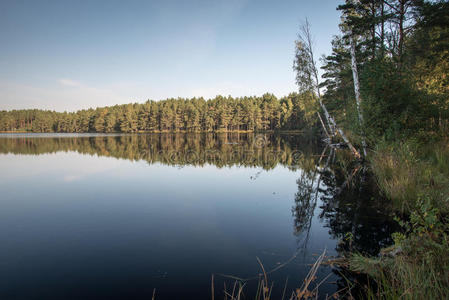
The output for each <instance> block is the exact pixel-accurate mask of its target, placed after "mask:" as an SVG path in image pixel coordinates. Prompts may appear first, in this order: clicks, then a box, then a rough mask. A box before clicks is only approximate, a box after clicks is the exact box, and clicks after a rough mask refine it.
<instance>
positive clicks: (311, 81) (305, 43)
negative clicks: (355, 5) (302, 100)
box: [293, 19, 361, 158]
mask: <svg viewBox="0 0 449 300" xmlns="http://www.w3.org/2000/svg"><path fill="white" fill-rule="evenodd" d="M293 69H294V70H295V72H296V83H297V84H298V87H299V91H300V92H302V93H307V92H311V93H313V94H315V95H316V97H317V100H318V104H319V106H320V107H321V109H322V110H323V112H324V116H325V118H326V123H327V126H328V128H329V133H330V136H335V135H336V134H339V135H340V136H341V138H342V139H343V141H344V142H345V143H346V145H347V146H348V147H349V149H350V150H351V152H352V153H353V154H354V156H355V157H357V158H361V156H360V153H359V151H357V149H356V148H355V147H354V146H353V145H352V143H351V142H350V141H349V139H348V138H347V137H346V135H345V133H344V132H343V130H342V129H341V128H340V127H339V126H337V123H336V122H335V120H334V118H333V117H332V116H331V115H330V114H329V111H328V110H327V108H326V106H325V105H324V103H323V100H322V98H321V92H320V86H319V78H318V68H317V66H316V61H315V58H314V48H313V37H312V33H311V30H310V24H309V22H308V20H307V19H306V20H305V22H304V23H303V24H301V26H300V28H299V34H298V39H297V40H296V42H295V59H294V62H293ZM317 114H318V117H319V119H320V121H321V125H322V126H323V130H324V132H325V133H326V134H328V133H327V132H328V131H327V128H326V126H325V124H324V122H323V120H322V118H321V115H320V113H319V112H317ZM330 136H329V137H330ZM329 142H330V140H329Z"/></svg>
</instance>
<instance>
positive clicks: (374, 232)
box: [293, 149, 397, 255]
mask: <svg viewBox="0 0 449 300" xmlns="http://www.w3.org/2000/svg"><path fill="white" fill-rule="evenodd" d="M323 153H325V151H324V152H323ZM334 155H335V152H334V150H332V149H331V150H330V151H329V154H328V155H327V159H326V160H324V161H323V159H322V158H323V154H322V155H321V156H320V158H319V159H317V160H316V165H315V169H314V170H309V171H305V170H304V171H303V172H302V173H301V176H300V177H299V178H298V180H297V184H298V192H297V193H296V195H295V205H294V207H293V216H294V230H295V234H296V235H298V236H300V237H301V238H302V239H303V240H302V241H301V243H302V247H307V241H308V239H309V236H310V230H311V222H312V218H313V216H314V213H315V209H316V207H317V203H321V206H320V212H319V218H320V219H322V220H324V222H325V226H326V227H328V228H329V229H330V234H331V235H332V236H333V237H334V238H336V239H339V240H340V241H341V242H340V243H339V244H338V246H337V251H338V252H340V253H342V252H344V251H347V250H350V249H351V250H355V251H359V252H362V253H369V254H372V255H375V254H376V253H377V252H378V251H379V250H380V248H382V247H385V246H387V245H389V244H391V243H392V240H391V233H392V232H394V231H395V230H396V229H397V228H395V225H394V222H393V220H392V218H391V216H390V215H388V214H386V213H385V211H388V210H387V209H385V208H386V203H385V202H384V201H383V199H382V197H381V196H380V195H378V194H377V193H376V192H375V184H374V183H373V182H371V181H370V180H366V178H369V176H368V175H366V174H364V172H362V170H363V168H362V167H361V166H360V165H355V166H351V165H350V164H344V163H342V162H341V161H342V158H341V157H340V158H339V159H337V160H336V161H337V162H334ZM347 170H350V171H347Z"/></svg>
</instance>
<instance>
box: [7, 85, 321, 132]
mask: <svg viewBox="0 0 449 300" xmlns="http://www.w3.org/2000/svg"><path fill="white" fill-rule="evenodd" d="M310 102H311V95H310V93H303V94H297V93H292V94H290V95H288V96H287V97H283V98H281V99H277V98H276V97H275V96H274V95H272V94H264V95H263V96H262V97H243V98H232V97H230V96H229V97H222V96H217V97H215V98H214V99H211V100H208V101H206V100H204V99H203V98H192V99H182V98H178V99H167V100H163V101H158V102H156V101H147V102H145V103H143V104H137V103H134V104H125V105H115V106H112V107H103V108H97V109H95V110H93V109H89V110H80V111H77V112H73V113H67V112H64V113H58V112H54V111H42V110H13V111H8V112H7V111H0V131H31V132H129V133H132V132H164V131H170V132H181V131H182V132H212V131H216V132H218V131H225V132H226V131H261V130H298V129H303V128H305V126H306V125H314V119H313V118H311V116H310V115H309V114H308V113H307V112H308V111H309V106H311V105H312V104H310Z"/></svg>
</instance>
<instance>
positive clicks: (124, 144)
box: [0, 133, 396, 255]
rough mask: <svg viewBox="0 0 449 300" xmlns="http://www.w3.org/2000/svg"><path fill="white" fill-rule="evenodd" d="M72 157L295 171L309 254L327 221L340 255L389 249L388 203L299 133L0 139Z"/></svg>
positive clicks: (4, 149) (302, 239)
mask: <svg viewBox="0 0 449 300" xmlns="http://www.w3.org/2000/svg"><path fill="white" fill-rule="evenodd" d="M60 151H64V152H68V151H74V152H78V153H81V154H88V155H98V156H106V157H115V158H120V159H127V160H131V161H138V160H140V161H141V160H143V161H147V162H148V163H149V164H154V163H161V164H165V165H170V166H177V167H182V166H187V165H189V166H198V167H201V166H204V165H207V164H211V165H214V166H216V167H218V168H223V167H233V166H237V167H254V168H256V167H257V168H263V169H264V170H271V169H273V168H275V167H276V166H278V165H281V166H284V167H286V168H289V169H290V170H292V171H297V172H298V176H299V178H298V179H297V185H298V191H297V192H296V194H295V195H294V204H293V207H292V215H293V223H294V225H293V231H294V234H295V235H297V237H298V245H299V247H300V248H303V249H306V248H307V243H308V240H309V238H310V231H311V227H312V219H313V218H314V217H315V216H316V217H318V218H319V219H320V220H322V221H323V222H324V224H325V226H326V227H327V228H329V234H330V235H331V237H332V238H335V239H338V240H340V241H341V242H340V243H339V244H338V245H337V249H336V250H337V252H339V253H343V252H345V251H347V250H349V249H351V250H355V251H358V252H361V253H369V254H372V255H373V254H376V253H377V252H378V251H379V250H380V248H383V247H385V246H387V245H389V244H391V243H392V240H391V233H392V231H394V230H395V229H396V228H395V226H394V222H393V221H392V217H391V216H390V215H388V214H386V213H384V212H385V211H387V210H386V209H385V208H386V207H387V203H384V202H383V201H382V197H380V195H377V194H375V190H376V189H375V188H373V186H374V184H373V183H372V182H371V181H370V179H369V176H366V174H365V173H364V170H363V167H362V166H360V165H354V166H353V165H350V164H349V165H348V164H347V161H348V160H346V159H345V154H346V151H345V150H336V149H331V148H328V147H323V146H322V145H321V143H320V141H318V140H316V139H313V138H310V137H306V136H302V135H298V134H285V135H276V134H252V133H244V134H241V133H240V134H239V133H222V134H182V133H177V134H141V135H76V136H69V137H67V136H54V135H48V136H37V137H35V136H30V135H24V136H21V135H15V136H10V137H8V138H0V153H3V154H7V153H12V154H26V155H40V154H46V153H56V152H60Z"/></svg>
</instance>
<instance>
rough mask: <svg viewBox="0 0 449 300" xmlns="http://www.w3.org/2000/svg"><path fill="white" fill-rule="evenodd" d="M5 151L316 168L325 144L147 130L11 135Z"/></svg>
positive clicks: (1, 147) (0, 149) (2, 144)
mask: <svg viewBox="0 0 449 300" xmlns="http://www.w3.org/2000/svg"><path fill="white" fill-rule="evenodd" d="M8 137H9V138H4V139H1V141H0V153H14V154H19V153H20V154H44V153H55V152H59V151H76V152H78V153H81V154H91V155H94V154H96V155H98V156H109V157H116V158H125V159H128V160H133V161H135V160H146V161H148V163H163V164H166V165H175V166H185V165H193V166H204V165H205V164H213V165H215V166H216V167H219V168H221V167H231V166H244V167H262V168H263V169H265V170H270V169H273V168H274V167H276V166H277V165H278V164H280V165H282V166H286V167H289V168H293V169H297V168H303V167H304V166H307V167H312V165H313V162H311V161H307V159H308V158H310V157H312V156H313V155H314V153H315V152H316V151H318V150H317V149H319V148H320V146H319V143H318V141H317V140H315V139H310V138H307V137H303V136H300V135H282V136H280V135H273V134H257V135H255V134H236V133H229V134H145V135H98V136H89V135H87V136H83V135H75V136H72V137H70V138H67V137H64V136H62V137H52V136H51V135H37V137H35V136H32V135H31V136H30V135H20V134H16V135H9V136H8Z"/></svg>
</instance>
